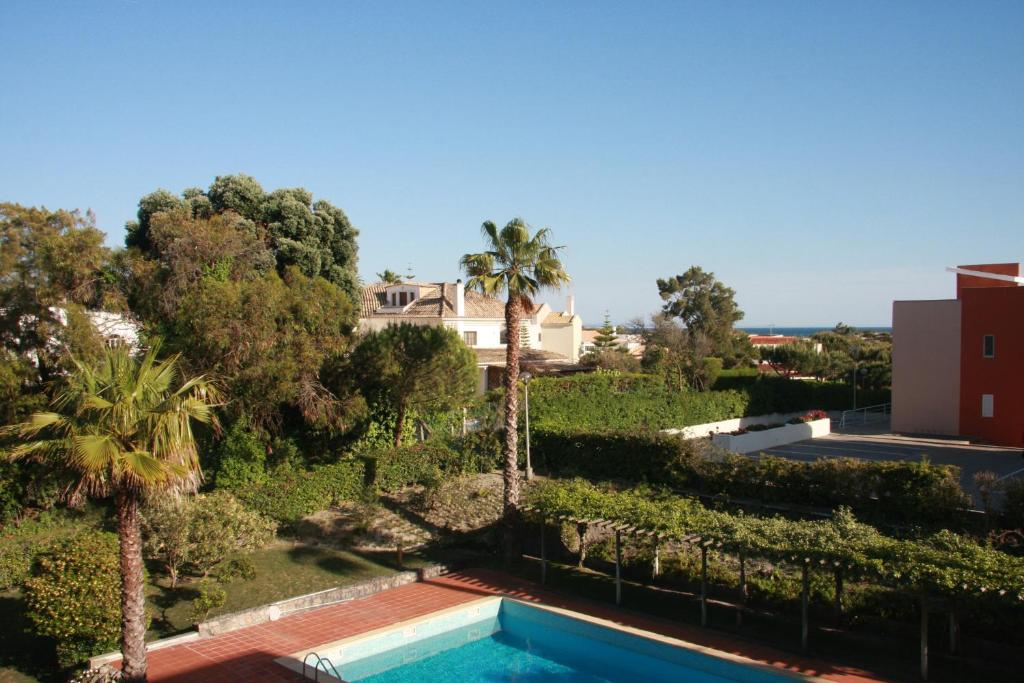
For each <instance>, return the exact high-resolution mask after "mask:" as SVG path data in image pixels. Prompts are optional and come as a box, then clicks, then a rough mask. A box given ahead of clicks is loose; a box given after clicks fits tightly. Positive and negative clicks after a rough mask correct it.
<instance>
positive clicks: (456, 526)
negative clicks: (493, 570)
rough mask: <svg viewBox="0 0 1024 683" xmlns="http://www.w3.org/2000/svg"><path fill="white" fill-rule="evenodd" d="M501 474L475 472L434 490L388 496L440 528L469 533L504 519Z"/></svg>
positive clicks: (441, 529)
mask: <svg viewBox="0 0 1024 683" xmlns="http://www.w3.org/2000/svg"><path fill="white" fill-rule="evenodd" d="M502 489H503V483H502V479H501V474H499V473H497V472H490V473H487V474H473V475H467V476H464V477H459V478H457V479H451V480H449V481H446V482H444V483H442V484H441V485H439V486H437V487H436V488H432V489H424V488H423V487H421V486H420V487H413V488H409V489H406V490H405V491H402V492H400V493H398V494H395V495H392V496H390V497H389V500H390V501H391V502H393V503H394V504H395V505H397V506H399V507H401V508H402V509H405V510H407V511H409V512H410V513H412V514H414V515H416V516H418V517H420V518H421V519H422V520H423V522H424V523H425V524H427V525H429V526H432V527H434V528H436V529H438V530H440V531H444V532H455V533H469V532H474V531H479V530H480V529H483V528H485V527H489V526H491V525H493V524H494V523H495V522H497V521H498V520H499V519H501V511H502Z"/></svg>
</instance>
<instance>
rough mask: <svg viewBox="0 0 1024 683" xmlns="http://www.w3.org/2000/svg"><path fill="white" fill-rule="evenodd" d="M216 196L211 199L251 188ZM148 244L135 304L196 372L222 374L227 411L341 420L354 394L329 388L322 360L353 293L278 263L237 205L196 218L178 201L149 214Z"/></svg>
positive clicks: (328, 357)
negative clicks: (234, 210) (236, 210)
mask: <svg viewBox="0 0 1024 683" xmlns="http://www.w3.org/2000/svg"><path fill="white" fill-rule="evenodd" d="M240 196H241V197H242V198H241V199H239V197H237V196H234V195H229V196H228V197H227V198H225V197H223V196H221V195H215V200H216V201H215V202H214V205H215V206H220V205H221V204H222V203H223V202H226V201H231V202H234V204H235V205H241V204H242V200H243V199H245V197H246V196H247V195H245V194H244V193H241V194H240ZM146 225H147V232H146V234H147V239H148V240H149V245H150V249H149V251H148V252H147V253H146V254H145V256H144V257H143V258H140V259H137V260H136V261H135V263H134V264H133V273H132V277H131V282H132V293H131V301H132V305H133V308H134V309H135V310H136V311H137V312H138V313H139V315H140V316H142V318H143V320H144V321H145V322H146V324H147V326H148V327H149V328H151V329H153V330H155V331H157V332H159V334H161V335H162V336H163V337H164V338H165V340H166V344H167V347H168V348H169V349H171V350H173V351H176V352H179V353H181V354H182V362H183V363H184V364H185V365H186V366H187V368H188V370H189V371H190V372H193V373H196V374H207V375H210V376H213V377H216V378H218V381H220V382H222V383H223V385H224V387H225V389H226V390H227V393H228V394H229V395H230V397H231V399H232V401H231V403H230V406H229V410H230V411H231V412H232V413H233V414H234V415H236V416H238V415H243V414H244V415H246V416H247V417H248V418H249V419H251V420H252V422H253V423H255V424H256V425H257V426H259V427H261V428H267V429H277V428H279V427H281V425H282V424H283V422H284V421H285V420H286V419H287V418H288V416H289V415H292V414H294V415H296V417H297V418H298V419H302V420H304V421H305V422H307V423H311V424H317V425H321V426H330V427H335V426H343V424H344V423H345V420H346V418H347V417H349V416H350V415H351V414H352V413H358V412H359V411H358V409H357V408H358V402H352V401H349V400H348V399H349V398H350V397H349V396H338V395H336V394H335V393H332V392H331V391H328V390H327V389H326V388H325V386H324V382H323V381H322V380H321V374H322V371H323V368H324V365H325V364H326V363H328V362H333V359H335V358H337V357H340V356H342V355H343V354H344V353H346V352H347V351H348V348H349V344H350V341H351V334H352V330H353V328H354V326H355V322H356V310H355V306H354V304H353V301H352V298H351V297H350V296H349V295H348V294H347V293H346V292H345V291H344V290H343V289H342V288H341V287H339V286H338V285H336V284H334V283H333V282H330V281H328V280H327V279H325V278H323V277H321V276H319V275H312V276H311V275H306V274H305V273H303V272H302V270H301V269H300V268H298V267H297V266H289V267H287V268H285V269H284V270H281V271H279V270H278V269H277V268H276V267H275V265H276V263H277V261H276V259H275V257H274V254H273V252H272V250H271V248H270V247H269V246H268V245H267V243H266V242H265V241H264V240H263V239H262V238H261V237H260V234H259V231H253V230H252V227H253V226H252V224H251V223H250V222H249V221H247V219H244V218H242V217H241V216H239V215H238V214H236V213H232V212H225V213H213V214H211V216H210V217H209V218H203V217H196V216H194V214H193V213H192V212H191V211H187V210H184V209H182V208H181V207H178V208H175V209H172V210H168V211H163V212H161V213H157V214H154V215H152V216H150V217H149V218H148V220H147V223H146Z"/></svg>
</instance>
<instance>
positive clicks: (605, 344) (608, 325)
mask: <svg viewBox="0 0 1024 683" xmlns="http://www.w3.org/2000/svg"><path fill="white" fill-rule="evenodd" d="M617 339H618V335H616V334H615V326H614V325H612V319H611V317H610V316H609V315H608V311H605V312H604V325H602V326H601V329H599V330H598V334H597V336H596V337H594V348H596V349H598V350H600V351H606V350H608V349H614V348H616V347H617V346H618V342H617V341H616V340H617Z"/></svg>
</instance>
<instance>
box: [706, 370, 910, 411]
mask: <svg viewBox="0 0 1024 683" xmlns="http://www.w3.org/2000/svg"><path fill="white" fill-rule="evenodd" d="M713 389H714V390H715V391H738V392H740V393H742V394H744V395H745V396H746V397H747V408H746V411H747V412H746V413H745V414H746V415H766V414H768V413H788V412H793V411H797V410H805V409H809V408H820V409H822V410H846V409H847V408H850V407H851V406H852V405H853V387H851V386H850V385H849V384H844V383H842V382H814V381H806V380H799V379H789V378H787V377H778V376H772V375H763V376H755V377H751V376H749V375H743V376H732V377H725V376H723V377H719V378H718V381H717V382H715V385H714V387H713ZM891 400H892V397H891V392H890V391H889V390H888V389H858V390H857V404H858V405H861V406H869V405H878V404H881V403H889V402H890V401H891Z"/></svg>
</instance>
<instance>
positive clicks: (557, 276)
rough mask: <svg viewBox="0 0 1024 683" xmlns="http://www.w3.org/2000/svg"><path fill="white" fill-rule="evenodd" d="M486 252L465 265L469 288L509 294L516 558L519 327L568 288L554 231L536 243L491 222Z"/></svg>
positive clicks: (509, 522) (510, 493) (516, 227)
mask: <svg viewBox="0 0 1024 683" xmlns="http://www.w3.org/2000/svg"><path fill="white" fill-rule="evenodd" d="M481 232H482V233H483V238H484V242H485V243H486V248H487V251H483V252H480V253H478V254H466V255H465V256H463V257H462V260H461V265H462V268H463V269H464V270H465V271H466V274H467V275H468V276H469V279H468V281H467V283H466V286H467V287H469V288H471V289H477V290H479V291H481V292H483V293H484V294H488V295H490V296H500V295H501V294H507V295H508V298H507V301H506V303H505V330H506V337H507V338H506V344H505V381H504V385H505V444H504V447H503V449H502V454H503V456H504V460H505V464H504V483H505V497H504V512H505V551H506V553H511V552H512V544H513V541H514V530H513V523H514V516H515V513H516V511H517V510H518V508H519V468H518V463H517V456H518V440H519V433H518V419H519V392H518V384H519V327H520V324H521V321H522V318H523V314H524V313H526V314H528V313H531V312H533V299H534V297H535V296H536V295H537V293H538V292H539V291H540V290H541V289H543V288H544V287H555V288H557V287H560V286H562V285H563V284H565V283H567V282H569V276H568V275H567V274H566V272H565V270H564V269H563V268H562V262H561V261H560V260H559V258H558V250H559V249H561V248H562V247H554V246H551V244H550V242H549V241H548V240H549V238H550V236H551V231H550V230H548V229H547V228H541V229H540V230H538V231H537V232H536V233H535V234H534V235H533V236H532V237H531V236H530V226H529V225H527V224H526V222H525V221H523V219H521V218H513V219H512V220H511V221H509V222H508V224H507V225H505V227H504V228H502V229H501V230H498V228H497V226H495V224H494V223H492V222H491V221H487V222H485V223H484V224H483V225H482V226H481Z"/></svg>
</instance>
